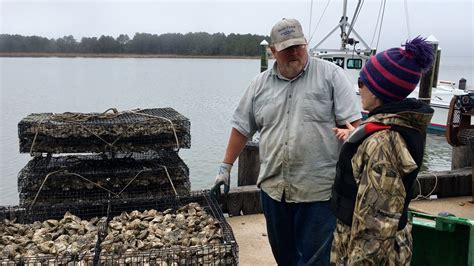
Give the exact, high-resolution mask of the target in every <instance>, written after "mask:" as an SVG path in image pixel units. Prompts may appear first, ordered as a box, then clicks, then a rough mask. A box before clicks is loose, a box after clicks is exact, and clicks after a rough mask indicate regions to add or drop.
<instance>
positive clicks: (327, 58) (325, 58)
mask: <svg viewBox="0 0 474 266" xmlns="http://www.w3.org/2000/svg"><path fill="white" fill-rule="evenodd" d="M323 59H324V60H326V61H329V62H332V58H329V57H323Z"/></svg>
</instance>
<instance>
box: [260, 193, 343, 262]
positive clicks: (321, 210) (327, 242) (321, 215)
mask: <svg viewBox="0 0 474 266" xmlns="http://www.w3.org/2000/svg"><path fill="white" fill-rule="evenodd" d="M260 199H261V201H262V208H263V213H264V214H265V219H266V221H267V232H268V239H269V241H270V246H271V247H272V252H273V256H274V257H275V260H276V262H277V263H278V265H318V266H319V265H322V266H324V265H329V257H330V252H331V244H332V238H333V233H334V229H335V227H336V217H334V215H333V214H332V212H331V210H330V208H329V201H318V202H308V203H288V202H285V200H284V199H283V200H282V201H281V202H278V201H276V200H274V199H272V198H270V196H268V195H267V194H266V193H265V192H263V191H261V193H260Z"/></svg>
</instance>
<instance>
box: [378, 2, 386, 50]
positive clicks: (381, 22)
mask: <svg viewBox="0 0 474 266" xmlns="http://www.w3.org/2000/svg"><path fill="white" fill-rule="evenodd" d="M386 3H387V1H386V0H383V11H382V19H381V20H380V28H379V36H378V37H377V45H376V46H375V49H376V50H378V49H379V41H380V33H381V32H382V24H383V17H384V15H385V4H386Z"/></svg>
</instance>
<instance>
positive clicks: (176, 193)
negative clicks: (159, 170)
mask: <svg viewBox="0 0 474 266" xmlns="http://www.w3.org/2000/svg"><path fill="white" fill-rule="evenodd" d="M158 165H159V166H161V167H163V168H165V172H166V176H167V177H168V180H169V181H170V184H171V187H172V188H173V191H174V194H175V195H176V196H177V197H178V196H179V195H178V192H176V188H175V187H174V184H173V181H172V180H171V177H170V174H169V173H168V168H167V167H166V166H164V165H162V164H158Z"/></svg>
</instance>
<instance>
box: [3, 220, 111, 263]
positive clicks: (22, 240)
mask: <svg viewBox="0 0 474 266" xmlns="http://www.w3.org/2000/svg"><path fill="white" fill-rule="evenodd" d="M105 222H106V217H102V218H97V217H95V218H92V219H90V220H81V219H80V218H79V217H77V216H75V215H72V214H71V213H69V212H66V213H65V214H64V217H63V218H62V219H60V220H55V219H49V220H45V221H43V222H39V221H36V222H34V223H32V224H20V223H15V221H9V220H6V219H5V220H4V221H3V222H1V223H0V250H1V252H0V262H2V261H8V260H15V261H19V260H20V259H22V258H23V259H28V258H29V257H35V258H38V259H41V258H48V257H49V258H51V257H53V258H54V257H82V256H92V255H94V246H95V244H96V242H97V235H98V230H99V227H101V226H104V225H105Z"/></svg>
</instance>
